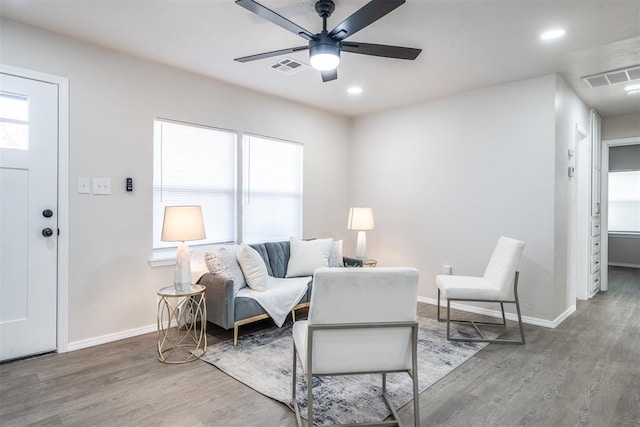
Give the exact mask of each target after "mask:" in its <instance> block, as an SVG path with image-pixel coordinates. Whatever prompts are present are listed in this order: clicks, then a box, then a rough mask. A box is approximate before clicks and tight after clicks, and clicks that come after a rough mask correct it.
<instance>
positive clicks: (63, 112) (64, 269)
mask: <svg viewBox="0 0 640 427" xmlns="http://www.w3.org/2000/svg"><path fill="white" fill-rule="evenodd" d="M0 73H3V74H8V75H12V76H16V77H21V78H26V79H31V80H38V81H42V82H46V83H52V84H55V85H57V86H58V229H59V230H60V232H59V235H58V277H57V282H58V283H57V291H58V298H57V310H56V311H57V317H58V318H57V333H56V346H57V351H58V353H65V352H67V351H68V347H69V79H68V78H66V77H61V76H56V75H53V74H47V73H42V72H39V71H33V70H28V69H25V68H19V67H14V66H11V65H5V64H0Z"/></svg>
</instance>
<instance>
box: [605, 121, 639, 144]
mask: <svg viewBox="0 0 640 427" xmlns="http://www.w3.org/2000/svg"><path fill="white" fill-rule="evenodd" d="M634 136H640V114H625V115H622V116H610V117H603V118H602V140H603V141H604V140H607V139H619V138H631V137H634Z"/></svg>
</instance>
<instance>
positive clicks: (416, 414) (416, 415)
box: [411, 307, 440, 427]
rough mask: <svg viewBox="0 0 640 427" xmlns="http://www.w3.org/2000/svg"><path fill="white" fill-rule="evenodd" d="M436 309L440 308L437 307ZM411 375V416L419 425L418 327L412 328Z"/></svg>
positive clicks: (416, 424)
mask: <svg viewBox="0 0 640 427" xmlns="http://www.w3.org/2000/svg"><path fill="white" fill-rule="evenodd" d="M438 311H440V308H439V307H438ZM412 339H413V343H412V344H411V345H412V347H413V348H412V355H411V358H412V361H411V365H412V366H411V369H412V372H411V374H412V375H411V376H412V378H413V418H414V424H415V426H416V427H418V426H419V425H420V389H419V387H418V328H417V327H415V328H413V337H412Z"/></svg>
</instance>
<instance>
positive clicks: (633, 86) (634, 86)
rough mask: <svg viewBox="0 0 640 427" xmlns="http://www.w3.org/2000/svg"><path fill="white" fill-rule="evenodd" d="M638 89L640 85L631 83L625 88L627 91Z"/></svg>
mask: <svg viewBox="0 0 640 427" xmlns="http://www.w3.org/2000/svg"><path fill="white" fill-rule="evenodd" d="M638 89H640V85H630V86H625V88H624V90H626V91H627V92H629V91H634V90H638Z"/></svg>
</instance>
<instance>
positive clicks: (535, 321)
mask: <svg viewBox="0 0 640 427" xmlns="http://www.w3.org/2000/svg"><path fill="white" fill-rule="evenodd" d="M418 301H420V302H424V303H426V304H431V305H438V300H437V299H436V298H426V297H418ZM443 303H444V304H443ZM440 305H441V307H445V308H446V307H447V305H446V300H441V301H440ZM451 308H453V309H456V310H461V311H467V312H469V313H476V314H482V315H485V316H490V317H497V318H500V319H501V318H502V313H501V312H499V311H497V310H489V309H487V308H482V307H476V306H473V305H465V304H457V303H454V304H451ZM575 311H576V306H575V305H572V306H571V307H569V308H568V309H567V310H566V311H565V312H564V313H562V314H561V315H560V316H558V317H557V318H556V319H554V320H553V321H551V320H545V319H540V318H537V317H530V316H522V322H523V323H527V324H529V325H536V326H542V327H545V328H552V329H554V328H556V327H558V325H560V323H562V322H563V321H564V320H565V319H566V318H567V317H569V316H570V315H571V314H573V313H574V312H575ZM505 317H506V318H507V319H509V320H513V321H516V322H517V321H518V317H517V316H516V315H515V314H512V313H505Z"/></svg>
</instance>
